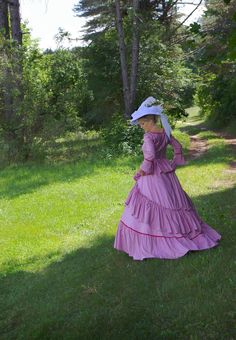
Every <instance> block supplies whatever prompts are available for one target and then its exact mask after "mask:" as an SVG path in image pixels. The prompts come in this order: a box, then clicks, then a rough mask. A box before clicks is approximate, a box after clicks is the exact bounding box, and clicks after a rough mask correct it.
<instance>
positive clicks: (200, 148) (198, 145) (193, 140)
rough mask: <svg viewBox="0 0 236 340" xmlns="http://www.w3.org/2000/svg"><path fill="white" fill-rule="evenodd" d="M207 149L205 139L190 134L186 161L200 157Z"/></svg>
mask: <svg viewBox="0 0 236 340" xmlns="http://www.w3.org/2000/svg"><path fill="white" fill-rule="evenodd" d="M207 149H208V143H207V140H206V139H203V138H199V137H198V136H197V135H193V136H190V147H189V152H188V155H187V157H186V159H187V161H189V160H192V159H195V158H197V157H200V156H201V155H202V154H204V153H205V152H206V151H207Z"/></svg>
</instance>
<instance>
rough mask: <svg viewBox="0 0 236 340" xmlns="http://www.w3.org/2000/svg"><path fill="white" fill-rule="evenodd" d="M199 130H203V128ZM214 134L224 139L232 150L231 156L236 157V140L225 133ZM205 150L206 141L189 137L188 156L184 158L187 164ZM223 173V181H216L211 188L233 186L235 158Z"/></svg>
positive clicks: (235, 168)
mask: <svg viewBox="0 0 236 340" xmlns="http://www.w3.org/2000/svg"><path fill="white" fill-rule="evenodd" d="M201 129H202V130H203V129H204V128H201ZM215 133H216V135H217V136H218V137H220V138H224V141H225V143H226V145H228V146H229V148H231V149H232V150H233V154H234V155H235V156H236V138H234V136H230V135H228V134H226V133H225V132H219V131H218V132H216V131H215ZM207 150H208V143H207V139H203V138H200V137H198V136H197V135H192V136H190V148H189V152H188V155H187V156H186V159H187V162H188V161H190V160H192V159H196V158H198V157H200V156H202V155H203V154H204V153H205V152H206V151H207ZM223 173H224V174H225V176H224V179H221V180H216V181H215V182H214V184H213V185H212V186H211V188H215V189H217V188H219V187H224V188H232V187H233V186H234V185H235V176H233V175H234V174H235V173H236V158H235V161H232V162H230V163H229V164H228V167H227V168H226V169H224V170H223Z"/></svg>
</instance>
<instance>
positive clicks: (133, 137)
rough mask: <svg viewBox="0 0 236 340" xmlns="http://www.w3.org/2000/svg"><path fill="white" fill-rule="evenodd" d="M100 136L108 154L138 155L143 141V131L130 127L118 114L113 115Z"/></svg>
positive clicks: (137, 127) (135, 126)
mask: <svg viewBox="0 0 236 340" xmlns="http://www.w3.org/2000/svg"><path fill="white" fill-rule="evenodd" d="M101 136H102V138H103V140H104V143H105V145H106V146H107V147H108V149H109V150H110V151H109V152H110V154H114V153H116V154H117V153H118V154H126V155H127V154H128V155H131V154H133V155H134V154H139V153H140V148H141V145H142V139H143V130H142V129H141V128H140V127H139V126H137V125H131V124H130V120H126V119H125V118H123V117H122V116H121V115H120V114H119V113H116V114H114V115H113V117H112V119H111V122H110V124H109V125H108V126H107V127H106V128H103V129H102V131H101Z"/></svg>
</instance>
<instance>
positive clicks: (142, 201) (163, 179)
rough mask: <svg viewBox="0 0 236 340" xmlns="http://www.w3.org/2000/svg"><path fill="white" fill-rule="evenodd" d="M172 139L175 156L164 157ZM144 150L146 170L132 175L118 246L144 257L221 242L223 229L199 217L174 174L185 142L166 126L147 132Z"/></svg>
mask: <svg viewBox="0 0 236 340" xmlns="http://www.w3.org/2000/svg"><path fill="white" fill-rule="evenodd" d="M168 144H171V145H172V147H173V149H174V157H173V159H172V160H171V161H170V160H168V159H167V158H166V149H167V145H168ZM142 150H143V155H144V160H143V162H142V164H141V166H140V168H141V169H142V170H143V171H144V172H145V175H144V176H141V175H140V174H139V173H137V174H136V175H135V176H134V179H135V181H136V182H135V184H134V186H133V187H132V189H131V191H130V192H129V194H128V197H127V199H126V201H125V208H124V212H123V214H122V216H121V219H120V221H119V224H118V229H117V233H116V237H115V242H114V248H115V249H117V250H120V251H123V252H125V253H127V254H128V255H129V256H132V257H133V259H134V260H143V259H144V258H160V259H176V258H178V257H181V256H183V255H185V254H186V253H187V252H188V251H192V250H203V249H208V248H212V247H214V246H216V245H218V241H219V240H220V238H221V235H220V234H219V233H218V232H216V231H215V230H214V229H213V228H211V227H210V226H209V225H207V224H206V223H205V222H204V221H202V220H201V218H200V217H199V215H198V214H197V211H196V209H195V207H194V205H193V202H192V201H191V199H190V197H189V196H188V195H187V193H186V192H185V191H184V190H183V188H182V187H181V184H180V182H179V180H178V177H177V176H176V174H175V169H176V166H177V165H184V164H185V160H184V157H183V154H182V146H181V144H180V143H179V142H178V141H177V139H175V138H174V137H173V136H172V135H171V136H170V139H169V138H168V136H167V135H166V133H165V131H164V130H163V132H146V133H145V134H144V143H143V145H142Z"/></svg>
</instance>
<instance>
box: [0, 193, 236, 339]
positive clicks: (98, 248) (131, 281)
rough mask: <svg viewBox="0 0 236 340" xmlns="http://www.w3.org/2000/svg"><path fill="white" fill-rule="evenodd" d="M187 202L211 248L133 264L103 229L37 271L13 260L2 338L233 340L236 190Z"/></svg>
mask: <svg viewBox="0 0 236 340" xmlns="http://www.w3.org/2000/svg"><path fill="white" fill-rule="evenodd" d="M194 202H195V203H197V205H196V207H197V210H198V211H199V213H200V216H201V217H202V218H203V219H204V217H205V216H206V217H207V220H206V222H207V223H208V224H209V225H211V226H212V227H214V228H215V229H216V230H217V231H218V232H220V234H221V235H222V240H221V241H220V245H219V246H218V247H215V248H213V249H208V250H204V251H199V252H191V253H188V254H187V255H186V256H184V257H182V258H179V259H176V260H161V259H149V260H145V261H140V262H139V261H134V260H132V259H131V258H130V257H129V256H128V255H126V254H124V253H122V252H118V251H116V250H115V249H114V248H113V242H114V237H108V236H106V235H104V236H100V237H98V238H97V239H94V240H92V241H91V242H90V244H89V247H88V248H80V249H78V250H76V251H73V252H71V253H69V254H66V255H65V256H64V257H63V258H62V259H61V260H59V261H57V262H54V263H53V264H51V265H49V266H48V267H46V268H45V269H43V270H41V271H40V272H36V273H30V272H27V271H19V272H13V270H14V266H13V264H12V267H11V270H12V272H9V273H8V274H6V275H5V276H1V278H0V285H1V290H0V302H1V309H0V337H1V339H7V340H9V339H16V338H17V339H92V338H94V339H157V338H158V339H190V338H196V339H202V338H204V339H218V338H227V339H231V338H233V324H234V313H233V310H234V304H233V290H234V286H235V285H234V282H233V275H232V273H233V269H234V261H233V260H234V257H233V254H234V246H235V228H234V225H233V222H232V221H231V219H230V218H231V216H230V212H231V208H232V202H236V192H235V190H233V189H228V190H224V191H222V192H217V193H213V194H210V195H205V196H199V197H196V198H195V200H194ZM234 204H235V203H234ZM229 221H230V222H229ZM98 227H99V226H98ZM114 232H115V231H114ZM53 256H55V254H49V255H48V257H53Z"/></svg>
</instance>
